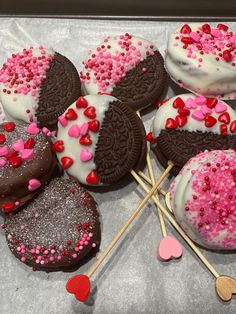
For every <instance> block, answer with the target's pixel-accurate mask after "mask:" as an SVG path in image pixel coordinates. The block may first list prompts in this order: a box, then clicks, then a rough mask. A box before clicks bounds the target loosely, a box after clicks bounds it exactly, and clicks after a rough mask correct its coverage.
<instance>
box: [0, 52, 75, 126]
mask: <svg viewBox="0 0 236 314" xmlns="http://www.w3.org/2000/svg"><path fill="white" fill-rule="evenodd" d="M80 95H81V84H80V79H79V75H78V73H77V70H76V68H75V67H74V65H73V64H72V63H71V61H70V60H68V59H67V58H66V57H64V56H62V55H61V54H59V53H57V52H55V51H54V50H52V49H44V48H43V47H39V48H32V47H31V48H30V49H24V50H23V52H21V53H16V54H13V55H12V56H11V57H10V58H8V59H7V60H6V62H5V63H4V64H3V67H2V69H1V70H0V97H1V102H2V105H3V108H4V111H5V114H6V116H7V117H8V119H9V120H11V121H18V122H19V121H23V122H26V123H31V122H37V124H38V125H39V126H41V127H43V126H45V127H48V128H49V129H51V130H52V129H55V128H56V126H57V119H58V117H59V116H60V115H61V114H62V113H63V112H64V111H65V110H66V108H67V107H68V106H69V105H70V104H72V103H73V102H74V101H75V100H76V99H77V98H78V97H79V96H80Z"/></svg>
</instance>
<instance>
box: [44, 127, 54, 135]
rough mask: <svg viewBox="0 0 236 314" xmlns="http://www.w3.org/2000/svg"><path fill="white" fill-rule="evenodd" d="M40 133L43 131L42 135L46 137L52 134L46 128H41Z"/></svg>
mask: <svg viewBox="0 0 236 314" xmlns="http://www.w3.org/2000/svg"><path fill="white" fill-rule="evenodd" d="M42 131H43V133H44V134H45V135H47V136H48V137H50V136H52V132H51V131H50V130H49V129H48V128H46V127H43V128H42Z"/></svg>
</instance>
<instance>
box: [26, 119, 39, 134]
mask: <svg viewBox="0 0 236 314" xmlns="http://www.w3.org/2000/svg"><path fill="white" fill-rule="evenodd" d="M27 132H28V133H29V134H39V132H40V129H39V128H38V127H37V124H36V123H35V122H33V123H31V124H30V125H29V126H28V127H27Z"/></svg>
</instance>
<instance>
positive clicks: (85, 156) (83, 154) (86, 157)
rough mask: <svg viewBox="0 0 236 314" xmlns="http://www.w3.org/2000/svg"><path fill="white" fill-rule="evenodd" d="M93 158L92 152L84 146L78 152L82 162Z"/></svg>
mask: <svg viewBox="0 0 236 314" xmlns="http://www.w3.org/2000/svg"><path fill="white" fill-rule="evenodd" d="M92 158H93V154H92V153H91V152H90V151H89V150H88V149H86V148H83V149H82V150H81V152H80V160H81V161H82V162H85V161H89V160H90V159H92Z"/></svg>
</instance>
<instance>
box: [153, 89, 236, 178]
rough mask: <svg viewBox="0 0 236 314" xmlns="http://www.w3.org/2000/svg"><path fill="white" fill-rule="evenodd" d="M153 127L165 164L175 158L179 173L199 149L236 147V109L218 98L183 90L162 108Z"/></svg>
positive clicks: (159, 157) (174, 172) (159, 152)
mask: <svg viewBox="0 0 236 314" xmlns="http://www.w3.org/2000/svg"><path fill="white" fill-rule="evenodd" d="M152 131H153V136H154V138H155V140H156V143H155V144H154V145H153V148H154V151H155V153H156V155H157V158H158V159H159V161H160V162H161V164H162V165H163V166H164V167H166V166H167V162H168V160H171V161H172V162H173V163H174V165H175V167H173V170H172V173H173V174H175V175H176V174H177V173H178V172H179V171H180V169H181V168H182V167H183V166H184V164H185V163H186V162H187V161H188V160H189V159H190V158H192V157H193V156H195V155H196V154H198V153H199V152H202V151H204V150H216V149H230V148H235V147H236V113H235V111H234V110H233V109H232V108H231V107H230V106H228V105H227V104H226V103H225V102H223V101H218V100H217V99H216V98H205V97H203V96H195V95H193V94H183V95H179V96H176V97H173V98H171V99H169V100H168V101H167V102H165V103H164V104H163V105H162V106H161V107H160V108H159V109H158V111H157V113H156V116H155V118H154V120H153V124H152Z"/></svg>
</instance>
